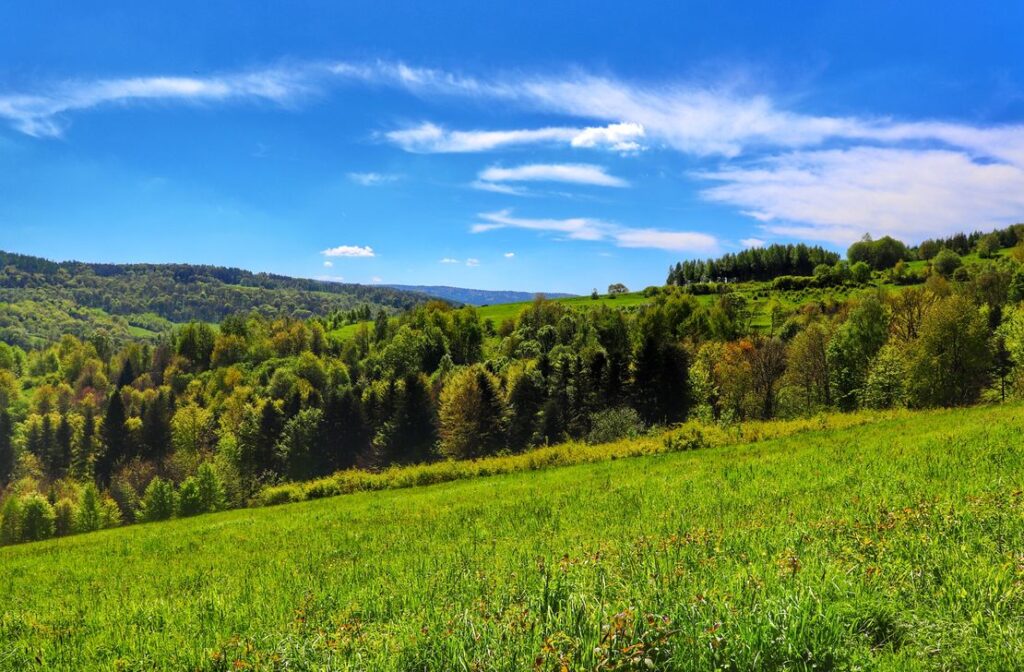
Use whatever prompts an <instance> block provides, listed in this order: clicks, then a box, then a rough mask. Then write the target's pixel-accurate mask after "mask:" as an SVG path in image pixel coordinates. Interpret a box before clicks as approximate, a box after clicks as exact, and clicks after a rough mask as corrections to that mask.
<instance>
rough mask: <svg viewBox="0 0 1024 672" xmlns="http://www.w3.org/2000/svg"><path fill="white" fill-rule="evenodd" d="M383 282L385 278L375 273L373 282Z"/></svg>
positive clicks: (376, 283)
mask: <svg viewBox="0 0 1024 672" xmlns="http://www.w3.org/2000/svg"><path fill="white" fill-rule="evenodd" d="M382 282H384V278H382V277H380V276H379V275H375V276H373V277H372V278H370V283H371V284H374V285H379V284H380V283H382Z"/></svg>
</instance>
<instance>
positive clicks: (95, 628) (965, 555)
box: [0, 405, 1024, 670]
mask: <svg viewBox="0 0 1024 672" xmlns="http://www.w3.org/2000/svg"><path fill="white" fill-rule="evenodd" d="M1021 418H1022V415H1021V408H1020V406H1019V405H1007V406H999V407H980V408H974V409H967V410H953V411H949V410H944V411H930V412H919V413H903V414H897V415H894V416H892V417H890V418H888V419H885V418H882V419H880V420H878V421H875V422H869V423H868V424H863V425H860V426H855V427H852V428H845V429H825V430H819V431H812V432H810V433H802V434H798V435H793V436H789V437H782V438H778V439H772V440H766V441H763V442H759V443H754V444H749V443H748V444H742V443H740V444H735V445H732V446H723V447H720V448H708V449H705V450H697V451H687V452H681V453H673V454H668V455H659V456H652V457H640V458H633V459H620V460H616V461H605V462H600V463H595V464H586V465H580V466H573V467H565V468H553V469H546V470H542V471H532V470H531V471H528V472H526V473H518V474H507V475H501V476H493V477H486V478H476V479H470V480H463V481H459V482H454V483H446V484H441V485H436V486H430V487H419V488H412V489H406V490H401V491H390V492H373V493H359V494H353V495H347V496H342V497H334V498H328V499H322V500H318V501H310V502H302V503H299V504H290V505H286V506H279V507H271V508H266V509H255V510H252V509H250V510H240V511H231V512H226V513H218V514H211V515H205V516H200V517H197V518H191V519H182V520H175V521H171V522H166V523H156V524H149V525H141V526H136V527H131V528H124V529H117V530H108V531H104V532H98V533H93V534H87V535H81V536H77V537H70V538H65V539H58V540H51V541H46V542H41V543H35V544H26V545H23V546H14V547H6V548H0V586H4V602H3V606H0V641H3V642H4V643H5V645H4V650H3V654H2V656H0V665H2V666H4V667H5V669H49V670H78V669H126V670H127V669H146V668H151V667H152V666H153V665H154V664H157V662H159V665H160V666H163V667H166V668H168V669H197V670H236V669H339V670H340V669H345V670H347V669H373V670H409V669H445V670H450V669H466V670H523V669H535V670H562V669H602V670H604V669H608V670H642V669H654V670H707V669H737V670H739V669H825V670H839V669H875V670H924V669H1015V668H1016V667H1017V664H1018V663H1019V660H1020V658H1021V656H1022V655H1024V626H1022V625H1021V623H1024V620H1022V617H1024V594H1022V591H1021V581H1022V579H1021V576H1022V571H1024V570H1022V568H1021V559H1020V555H1019V554H1020V548H1021V546H1022V544H1024V516H1022V512H1024V509H1022V506H1024V499H1022V498H1021V497H1020V491H1021V488H1022V487H1024V477H1022V474H1024V461H1022V456H1024V453H1022V452H1021V450H1020V445H1021V436H1022V433H1024V422H1022V420H1021ZM825 424H826V423H823V426H824V425H825ZM894 437H895V438H894ZM937 539H943V540H945V541H944V542H943V543H936V540H937Z"/></svg>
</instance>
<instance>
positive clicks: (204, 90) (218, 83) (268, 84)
mask: <svg viewBox="0 0 1024 672" xmlns="http://www.w3.org/2000/svg"><path fill="white" fill-rule="evenodd" d="M314 70H315V69H313V68H308V67H299V68H293V69H286V68H269V69H264V70H254V71H248V72H238V73H231V74H226V75H219V76H218V75H213V76H208V77H164V76H156V77H130V78H124V79H99V80H94V81H67V82H61V83H58V84H56V85H53V86H50V87H48V88H46V89H45V90H43V91H41V92H38V93H33V94H6V95H0V117H3V118H6V119H8V120H9V121H10V122H11V123H12V125H13V126H14V127H15V128H16V129H18V130H19V131H21V132H22V133H26V134H28V135H32V136H36V137H58V136H60V135H61V134H62V133H63V132H64V129H65V126H66V120H65V119H64V117H65V115H66V114H67V113H69V112H74V111H78V110H86V109H90V108H93V107H98V106H102V105H114V104H120V105H127V104H129V103H138V102H146V101H153V102H171V101H179V102H186V103H211V102H224V101H231V100H265V101H271V102H275V103H279V104H287V103H289V102H291V101H292V100H294V99H295V98H297V97H299V96H301V95H302V94H305V93H308V92H310V91H311V90H312V88H313V81H312V78H311V76H312V75H313V72H314Z"/></svg>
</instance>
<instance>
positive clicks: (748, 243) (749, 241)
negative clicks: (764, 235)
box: [740, 238, 764, 247]
mask: <svg viewBox="0 0 1024 672" xmlns="http://www.w3.org/2000/svg"><path fill="white" fill-rule="evenodd" d="M740 245H742V246H743V247H764V241H763V240H761V239H760V238H744V239H742V240H741V241H740Z"/></svg>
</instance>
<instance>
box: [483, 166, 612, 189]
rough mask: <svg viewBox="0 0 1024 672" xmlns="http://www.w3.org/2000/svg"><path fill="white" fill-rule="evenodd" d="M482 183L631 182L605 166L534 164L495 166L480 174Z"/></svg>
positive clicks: (609, 183)
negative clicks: (609, 172) (611, 173)
mask: <svg viewBox="0 0 1024 672" xmlns="http://www.w3.org/2000/svg"><path fill="white" fill-rule="evenodd" d="M480 181H481V182H484V183H495V182H570V183H572V184H590V185H595V186H599V187H628V186H629V182H626V181H625V180H623V179H621V178H618V177H615V176H614V175H609V174H608V173H607V172H606V170H605V168H604V166H595V165H593V164H589V163H533V164H528V165H525V166H516V167H514V168H501V167H498V166H493V167H491V168H487V169H486V170H484V171H483V172H481V173H480Z"/></svg>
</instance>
